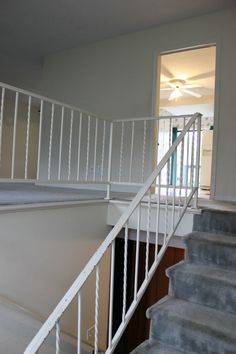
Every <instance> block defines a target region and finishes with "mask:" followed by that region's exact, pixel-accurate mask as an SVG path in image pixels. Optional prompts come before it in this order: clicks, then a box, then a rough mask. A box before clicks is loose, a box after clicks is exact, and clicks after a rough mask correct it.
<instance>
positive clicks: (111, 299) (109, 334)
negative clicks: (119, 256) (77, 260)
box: [108, 241, 115, 349]
mask: <svg viewBox="0 0 236 354" xmlns="http://www.w3.org/2000/svg"><path fill="white" fill-rule="evenodd" d="M110 269H111V270H110V301H109V328H108V347H109V349H111V346H112V328H113V327H112V321H113V301H114V272H115V241H113V242H112V244H111V268H110Z"/></svg>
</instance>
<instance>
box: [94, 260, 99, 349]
mask: <svg viewBox="0 0 236 354" xmlns="http://www.w3.org/2000/svg"><path fill="white" fill-rule="evenodd" d="M99 273H100V266H99V264H98V265H97V266H96V285H95V325H94V331H95V333H94V354H98V325H99V277H100V276H99Z"/></svg>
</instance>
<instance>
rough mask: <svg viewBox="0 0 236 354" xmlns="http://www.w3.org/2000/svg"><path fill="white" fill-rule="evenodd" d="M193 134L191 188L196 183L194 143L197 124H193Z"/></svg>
mask: <svg viewBox="0 0 236 354" xmlns="http://www.w3.org/2000/svg"><path fill="white" fill-rule="evenodd" d="M192 129H193V132H192V147H191V174H190V188H193V182H194V141H195V122H194V123H193V128H192Z"/></svg>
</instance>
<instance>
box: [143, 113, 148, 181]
mask: <svg viewBox="0 0 236 354" xmlns="http://www.w3.org/2000/svg"><path fill="white" fill-rule="evenodd" d="M146 135H147V122H146V120H144V122H143V154H142V182H143V181H144V166H145V153H146Z"/></svg>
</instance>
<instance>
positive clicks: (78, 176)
mask: <svg viewBox="0 0 236 354" xmlns="http://www.w3.org/2000/svg"><path fill="white" fill-rule="evenodd" d="M82 119H83V114H82V113H80V117H79V138H78V152H77V176H76V177H77V178H76V179H77V181H78V180H79V178H80V152H81V133H82Z"/></svg>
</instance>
